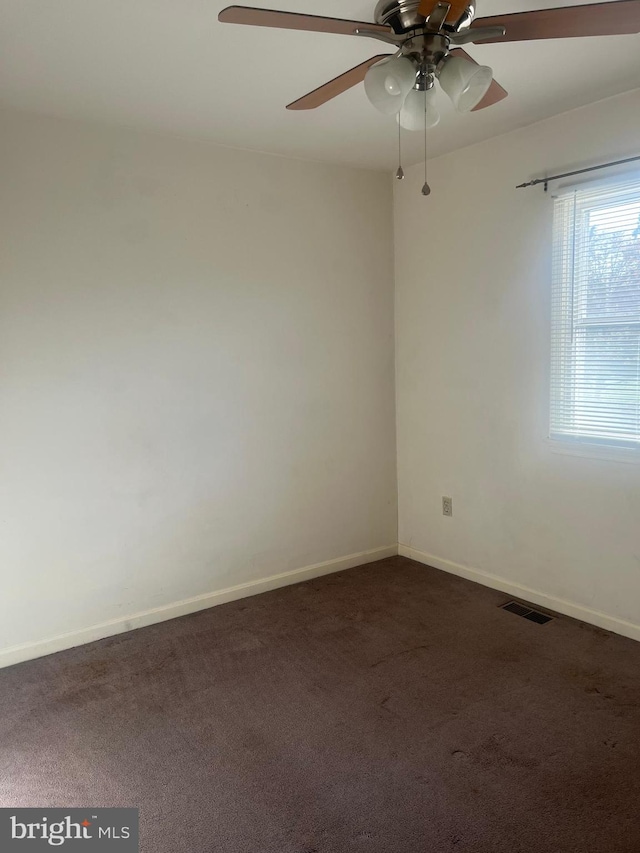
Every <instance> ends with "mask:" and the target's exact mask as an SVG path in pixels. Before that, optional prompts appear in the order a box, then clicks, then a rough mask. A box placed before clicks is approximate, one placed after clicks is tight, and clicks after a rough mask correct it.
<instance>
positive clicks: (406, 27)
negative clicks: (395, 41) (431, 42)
mask: <svg viewBox="0 0 640 853" xmlns="http://www.w3.org/2000/svg"><path fill="white" fill-rule="evenodd" d="M420 5H421V0H378V4H377V6H376V11H375V20H376V23H378V24H382V25H385V26H389V27H391V28H392V30H393V31H394V32H396V33H398V34H399V35H402V34H404V33H406V32H408V31H410V30H413V29H416V28H417V27H424V24H425V19H424V17H423V16H422V15H420V14H419V13H418V8H419V7H420ZM437 5H438V0H434V2H433V7H434V9H435V7H436V6H437ZM460 5H461V4H460V2H459V0H458V2H457V3H456V2H453V0H452V2H451V6H452V10H451V12H453V13H455V12H456V10H458V9H459V8H460ZM451 12H450V14H449V18H448V19H447V24H446V27H447V29H449V28H450V29H451V31H453V32H459V31H460V30H463V29H467V28H468V27H469V26H471V23H472V21H473V19H474V17H475V14H476V4H475V0H467V3H466V5H465V7H464V9H463V10H462V12H461V13H460V14H459V15H458V17H457V18H453V19H452V18H451Z"/></svg>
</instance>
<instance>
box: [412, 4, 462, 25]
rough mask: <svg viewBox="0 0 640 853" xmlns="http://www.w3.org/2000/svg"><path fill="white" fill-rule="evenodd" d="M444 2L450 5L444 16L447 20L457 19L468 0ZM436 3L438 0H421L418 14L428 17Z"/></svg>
mask: <svg viewBox="0 0 640 853" xmlns="http://www.w3.org/2000/svg"><path fill="white" fill-rule="evenodd" d="M446 2H447V3H448V4H449V5H450V6H451V9H450V10H449V12H448V13H447V17H446V20H448V21H458V20H459V19H460V18H461V17H462V15H463V14H464V13H465V12H466V11H467V7H468V6H469V0H446ZM437 5H438V0H422V2H421V3H420V6H419V7H418V14H419V15H422V16H423V17H425V18H428V17H429V15H430V14H431V13H432V12H433V10H434V9H435V8H436V6H437Z"/></svg>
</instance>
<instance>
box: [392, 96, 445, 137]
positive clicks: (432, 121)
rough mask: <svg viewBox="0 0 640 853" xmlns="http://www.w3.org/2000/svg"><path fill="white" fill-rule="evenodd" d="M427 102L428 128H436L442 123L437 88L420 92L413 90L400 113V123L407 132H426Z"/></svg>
mask: <svg viewBox="0 0 640 853" xmlns="http://www.w3.org/2000/svg"><path fill="white" fill-rule="evenodd" d="M425 101H426V108H427V127H435V126H436V125H437V124H438V122H439V121H440V113H439V112H438V108H437V107H436V90H435V88H431V89H427V90H426V91H425V92H420V91H418V89H412V90H411V91H410V92H409V94H408V95H407V97H406V99H405V102H404V104H403V105H402V109H401V110H400V112H399V113H398V122H399V123H400V126H401V127H403V128H404V129H405V130H424V119H425V116H424V111H425Z"/></svg>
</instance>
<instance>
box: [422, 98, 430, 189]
mask: <svg viewBox="0 0 640 853" xmlns="http://www.w3.org/2000/svg"><path fill="white" fill-rule="evenodd" d="M422 195H431V187H430V186H429V182H428V181H427V90H426V89H425V93H424V186H423V187H422Z"/></svg>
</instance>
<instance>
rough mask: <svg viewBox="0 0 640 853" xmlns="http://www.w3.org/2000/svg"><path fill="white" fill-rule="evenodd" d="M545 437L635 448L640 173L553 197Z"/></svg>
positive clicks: (639, 440)
mask: <svg viewBox="0 0 640 853" xmlns="http://www.w3.org/2000/svg"><path fill="white" fill-rule="evenodd" d="M550 434H551V438H552V439H560V440H564V441H567V440H570V441H581V442H590V443H592V444H604V445H615V446H621V447H634V448H636V449H639V450H640V177H636V178H634V179H633V180H630V179H629V178H627V179H626V180H620V179H618V180H617V181H615V182H608V183H606V184H597V185H595V184H594V185H586V186H584V187H581V188H575V189H573V190H570V191H566V192H562V194H561V195H559V196H558V197H557V198H556V200H555V210H554V246H553V295H552V357H551V430H550Z"/></svg>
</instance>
